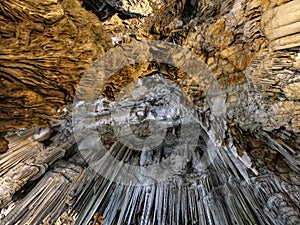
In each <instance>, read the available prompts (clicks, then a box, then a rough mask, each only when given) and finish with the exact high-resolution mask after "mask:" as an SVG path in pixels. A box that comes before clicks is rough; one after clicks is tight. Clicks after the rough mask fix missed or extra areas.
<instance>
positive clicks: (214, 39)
mask: <svg viewBox="0 0 300 225" xmlns="http://www.w3.org/2000/svg"><path fill="white" fill-rule="evenodd" d="M95 2H96V3H97V4H96V3H95ZM124 2H125V3H126V1H124ZM88 4H89V7H87V5H88ZM126 4H127V3H126ZM128 4H129V5H128V6H126V7H127V8H128V9H129V10H124V7H123V8H122V7H120V4H118V1H83V5H84V6H85V7H86V8H87V9H90V10H92V11H88V10H86V9H84V8H83V7H82V4H81V3H80V2H79V1H71V0H63V1H55V0H49V1H36V2H32V1H30V0H26V1H10V0H5V1H2V2H1V3H0V16H1V20H0V23H1V30H0V35H1V38H0V42H1V43H0V44H1V45H0V46H1V47H0V53H1V54H0V76H1V78H0V80H1V89H0V92H1V101H0V104H1V109H0V118H1V124H0V133H1V132H2V133H3V132H7V131H11V130H16V129H19V128H23V127H31V126H33V125H39V126H46V125H47V121H49V120H51V119H54V118H56V117H57V115H58V113H57V112H58V111H61V109H62V108H63V107H64V106H65V105H66V104H68V103H70V102H72V99H73V97H74V91H75V89H76V84H77V83H78V82H79V79H80V76H81V75H82V74H83V73H84V71H85V70H86V69H87V68H88V67H89V66H90V65H91V63H92V62H93V61H94V60H95V59H97V58H98V57H99V56H101V55H103V54H104V53H105V51H107V50H108V49H110V48H112V47H113V46H116V45H120V44H124V43H130V42H135V41H139V40H158V39H165V40H167V41H170V42H173V43H176V44H180V45H183V46H186V47H187V48H188V49H190V50H191V51H193V52H194V53H196V54H198V55H199V57H200V59H202V60H203V61H204V62H206V63H207V65H208V66H209V68H210V69H211V71H212V72H213V74H214V77H215V78H216V79H217V81H218V84H219V86H220V87H221V89H222V91H223V92H224V93H226V102H227V103H226V107H227V112H226V113H227V115H228V118H225V119H229V120H230V121H235V122H237V123H238V124H239V125H240V126H242V127H243V128H244V129H245V130H252V131H254V130H255V129H257V128H258V127H259V128H262V129H265V130H266V131H272V130H276V129H281V128H283V129H286V130H288V131H290V132H292V133H299V127H300V115H299V110H300V108H299V107H300V105H299V93H300V89H299V79H298V76H299V60H300V59H299V53H298V52H297V50H295V49H296V48H297V46H299V45H298V42H297V41H296V40H297V39H293V40H295V41H294V43H293V45H292V46H291V45H290V41H289V40H290V38H293V37H294V36H295V35H296V36H297V35H299V30H298V27H297V26H296V25H297V24H298V20H299V18H298V16H297V15H298V14H296V13H293V12H292V11H291V10H290V8H295V7H298V5H299V1H297V0H296V1H272V2H271V1H267V0H252V1H233V0H226V1H213V0H211V1H176V0H170V1H167V2H166V1H162V0H153V1H140V2H139V1H132V2H131V3H128ZM289 4H290V6H289ZM288 6H289V7H288ZM92 12H94V13H95V14H96V15H97V16H98V18H97V17H96V15H95V14H93V13H92ZM165 12H168V13H167V14H166V13H165ZM281 12H282V13H281ZM285 14H288V15H289V17H291V18H294V19H291V20H289V21H287V22H286V23H287V24H278V22H276V21H280V18H282V17H283V16H284V15H285ZM294 14H295V15H296V16H295V17H294V16H293V15H294ZM141 16H142V17H141ZM101 21H102V22H101ZM285 26H288V27H290V26H292V27H295V29H293V30H292V31H291V29H287V28H286V27H285ZM278 29H279V30H278ZM281 30H283V31H286V30H289V31H288V33H285V32H279V31H281ZM274 34H276V35H275V36H274ZM277 34H280V35H277ZM279 42H280V43H281V44H280V46H281V47H278V43H279ZM285 42H286V43H287V44H286V45H284V43H285ZM282 43H283V44H282ZM276 46H277V47H276ZM282 46H283V47H282ZM2 136H3V135H2ZM2 143H3V145H5V142H4V141H2Z"/></svg>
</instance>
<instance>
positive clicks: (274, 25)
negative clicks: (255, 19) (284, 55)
mask: <svg viewBox="0 0 300 225" xmlns="http://www.w3.org/2000/svg"><path fill="white" fill-rule="evenodd" d="M278 5H280V6H277V7H274V4H273V5H270V9H268V10H267V11H266V12H264V14H263V15H262V18H261V20H262V30H263V31H264V34H265V35H266V36H267V38H268V39H269V40H270V41H271V46H272V48H273V49H274V50H280V49H287V48H292V47H298V46H299V41H300V36H299V35H300V34H299V33H300V1H299V0H294V1H290V2H288V3H286V4H278ZM272 6H273V7H272Z"/></svg>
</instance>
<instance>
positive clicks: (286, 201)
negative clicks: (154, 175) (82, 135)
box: [0, 0, 300, 225]
mask: <svg viewBox="0 0 300 225" xmlns="http://www.w3.org/2000/svg"><path fill="white" fill-rule="evenodd" d="M299 7H300V1H299V0H294V1H290V0H276V1H269V0H250V1H246V0H225V1H215V0H205V1H196V0H191V1H186V0H166V1H163V0H143V1H137V0H113V1H110V0H84V1H83V3H82V4H81V3H80V2H79V1H78V0H73V1H72V0H62V1H56V0H47V1H32V0H25V1H21V0H14V1H12V0H3V1H1V2H0V87H1V88H0V96H1V97H0V106H1V107H0V153H3V152H4V154H1V155H0V162H1V163H0V207H1V208H2V211H1V214H0V216H1V222H0V224H1V225H2V224H16V223H17V222H19V223H21V224H25V223H32V224H75V223H77V224H80V225H81V224H88V223H89V222H90V221H93V222H94V224H95V223H96V222H97V221H98V222H101V223H102V222H103V223H106V224H114V223H119V224H122V223H130V222H132V223H135V224H147V223H148V222H149V221H150V222H152V223H153V224H180V223H182V224H192V223H193V222H194V223H201V224H202V223H203V224H222V225H223V224H276V225H277V224H298V223H299V215H300V212H299V208H300V198H299V196H300V195H299V190H300V189H299V187H300V184H299V170H300V163H299V159H300V155H299V153H300V102H299V101H300V76H299V75H300V52H299V49H300V38H299V34H300V33H299V32H300V30H299V27H300V26H299V21H300V17H299V15H300V13H299ZM156 40H160V41H163V42H164V43H173V44H176V45H179V46H184V48H185V49H186V52H190V53H193V54H195V55H196V56H197V59H198V60H201V61H202V62H204V63H205V65H207V71H209V72H207V71H206V70H205V73H204V72H203V74H204V75H205V76H204V75H203V76H188V73H186V71H184V70H183V68H184V66H182V68H180V66H179V68H177V67H174V66H171V65H169V64H167V63H160V62H155V61H151V60H150V61H149V60H148V61H145V62H142V59H143V57H145V58H146V56H149V55H150V56H151V54H154V55H155V54H156V53H158V54H159V55H164V54H165V53H166V52H167V48H166V46H167V44H165V45H163V44H162V45H161V46H159V47H158V48H153V45H151V44H149V45H148V44H146V43H147V42H145V41H156ZM144 43H145V44H144ZM126 44H133V46H141V45H142V46H143V48H135V47H133V48H132V51H131V52H130V54H128V55H126V54H124V55H121V56H120V54H119V55H118V54H114V55H113V54H112V55H111V57H112V58H111V61H109V62H107V64H106V65H105V66H106V68H108V71H113V70H114V69H115V68H118V66H119V65H123V64H122V63H123V62H125V61H126V60H127V59H130V57H131V56H132V55H136V56H139V57H140V61H139V63H132V64H129V65H127V66H125V67H123V68H121V69H120V70H118V71H116V72H115V73H114V75H113V76H110V77H108V76H107V77H105V76H106V75H107V74H105V76H104V78H105V80H106V81H105V83H104V85H103V86H101V88H102V89H99V90H98V89H97V86H94V85H97V84H98V83H97V82H95V81H94V80H92V79H91V80H89V79H88V76H85V77H87V78H86V80H85V82H86V85H87V87H90V89H91V90H89V91H88V92H87V94H88V93H93V94H97V95H101V96H104V97H106V98H107V101H106V102H104V103H103V104H102V106H101V107H102V109H103V110H104V111H105V110H112V109H111V108H109V107H108V106H109V104H108V103H109V101H111V102H114V101H116V99H118V98H117V96H118V95H120V93H121V95H122V96H126V94H128V93H130V89H127V88H128V84H130V83H132V82H139V81H140V79H141V78H143V77H147V76H150V75H153V74H155V73H161V74H163V76H164V77H165V78H167V79H168V80H171V81H173V82H175V83H176V84H177V85H179V87H180V88H181V89H182V90H183V93H185V94H186V96H188V98H189V99H191V102H192V103H193V105H194V106H195V107H196V109H197V113H198V114H197V115H198V116H199V124H201V127H202V128H203V129H204V133H205V135H204V136H205V137H207V139H208V140H211V141H212V142H213V143H214V144H215V147H214V148H213V149H212V152H215V153H216V155H217V158H216V160H215V161H214V163H213V164H212V166H211V167H209V169H207V170H205V171H201V172H199V171H197V172H195V171H196V170H197V168H198V167H197V163H196V161H197V160H196V158H197V157H196V156H195V155H193V154H196V153H195V152H193V153H192V157H194V158H193V160H191V162H189V163H188V164H187V167H186V168H184V169H183V170H181V171H180V175H178V176H175V177H174V179H173V180H172V179H170V180H168V181H166V182H162V183H159V184H157V185H149V186H144V187H135V186H133V187H130V186H129V187H128V188H125V187H124V186H122V185H119V184H115V183H113V182H108V181H107V180H105V179H103V178H102V177H99V174H97V173H95V171H94V170H92V169H91V168H90V167H89V166H88V165H87V163H86V162H85V161H84V159H83V158H82V154H80V151H79V150H78V148H77V144H78V145H80V143H81V142H80V141H78V142H77V143H76V142H75V139H74V138H73V128H74V127H73V126H74V124H72V121H71V112H70V111H69V110H70V107H71V106H70V105H71V104H72V102H73V100H74V97H75V95H76V94H77V97H78V96H80V95H81V96H84V98H83V99H84V100H86V99H88V96H85V94H86V92H80V89H79V90H77V93H75V91H76V88H77V85H78V83H79V81H80V79H81V78H82V77H83V75H84V73H85V72H86V71H89V72H90V71H92V72H94V73H95V74H97V73H98V72H99V71H100V70H101V67H100V66H99V67H97V66H95V65H97V62H98V63H99V61H95V60H96V59H97V58H99V57H100V56H103V55H104V54H105V53H106V52H108V53H107V54H110V53H109V50H110V49H117V50H116V51H119V52H121V53H122V50H124V49H126V47H125V45H126ZM129 46H132V45H129ZM118 47H119V48H118ZM118 49H119V50H118ZM140 49H143V51H142V54H140V52H139V50H140ZM117 53H118V52H117ZM190 53H188V54H181V55H180V54H179V55H177V54H174V55H173V54H171V57H170V59H168V60H169V61H172V60H178V61H179V62H181V64H180V65H185V64H187V65H188V66H189V64H188V63H189V62H190V61H192V60H191V58H189V56H190V55H191V54H190ZM187 57H188V58H187ZM137 58H138V57H137ZM120 59H121V60H120ZM137 61H138V60H137ZM93 62H94V64H93V66H92V67H91V65H92V63H93ZM88 68H89V69H88ZM185 68H186V67H185ZM192 68H193V67H191V69H192ZM203 71H204V69H203ZM206 72H207V73H206ZM92 87H95V88H92ZM149 102H151V101H150V100H149V101H148V102H146V103H145V104H144V105H143V104H142V106H139V107H137V106H136V107H137V109H135V111H133V112H134V113H136V115H137V117H138V116H140V117H143V116H145V115H144V114H145V112H146V111H147V110H146V109H149V107H148V108H147V107H146V106H145V105H147V104H150V103H149ZM79 103H80V102H79ZM80 104H81V103H80ZM84 104H86V105H87V106H89V107H90V108H93V107H95V105H93V104H92V103H91V102H89V101H86V102H85V103H84ZM153 104H154V103H153ZM143 107H145V108H146V109H145V110H144V111H143V110H142V109H144V108H143ZM115 108H117V107H115ZM115 108H114V107H113V109H115ZM139 110H140V111H139ZM98 113H99V112H98ZM102 113H103V112H102ZM105 113H107V112H106V111H105V112H104V113H103V114H101V115H100V114H97V115H96V119H99V118H106V117H105V116H107V115H106V114H105ZM84 116H86V115H84ZM88 116H90V115H88ZM92 116H94V114H92ZM152 116H153V117H155V116H157V114H155V113H153V115H152ZM98 117H99V118H98ZM144 119H145V118H144ZM99 120H100V119H99ZM96 121H97V122H98V120H96ZM73 122H74V121H73ZM96 124H97V123H96ZM92 125H93V126H94V124H93V123H92ZM34 126H38V127H44V128H45V127H47V128H45V130H43V131H42V132H41V130H40V129H39V128H31V127H34ZM136 126H137V125H136V124H131V128H132V129H133V127H135V128H136ZM20 128H26V129H25V132H24V131H23V129H21V130H19V129H20ZM30 128H31V129H30ZM50 128H51V129H50ZM99 129H100V128H99ZM172 129H174V131H172V132H173V133H172V132H170V131H169V136H168V137H169V139H171V140H173V139H176V135H178V133H176V129H177V128H176V129H175V128H172ZM16 131H17V132H16ZM100 131H101V132H100V133H101V134H103V133H105V135H106V136H105V137H104V138H103V140H102V141H104V142H105V141H106V142H107V146H108V147H107V151H112V153H114V154H115V155H116V156H118V157H119V159H120V160H127V159H128V158H126V157H129V158H130V159H131V160H132V161H131V163H133V164H134V163H141V164H143V165H144V164H145V163H146V162H148V163H149V162H150V163H153V162H155V160H158V161H159V160H161V158H159V157H156V156H155V154H154V153H155V152H156V151H158V152H159V154H162V153H160V152H161V149H160V150H157V149H156V150H153V151H154V153H153V155H151V154H149V155H147V154H146V155H144V154H137V153H135V152H134V151H132V150H131V151H129V150H128V149H127V147H126V146H125V147H124V145H122V144H119V142H118V141H116V140H115V138H116V137H115V136H114V134H113V133H112V131H111V129H109V127H101V129H100ZM7 132H9V133H7ZM11 132H13V133H11ZM15 132H16V133H15ZM146 133H147V132H146ZM170 137H172V138H170ZM169 139H168V140H169ZM168 140H167V138H166V140H165V142H164V144H166V143H167V144H166V146H167V147H168V148H169V147H170V146H171V147H172V145H170V146H168V144H170V143H173V144H174V143H176V142H175V141H173V142H172V141H171V142H168ZM166 146H164V147H166ZM199 146H200V147H203V145H202V144H201V145H199ZM199 146H198V147H199ZM200 147H199V148H200ZM200 149H201V148H200ZM202 150H203V149H202ZM168 151H169V149H167V150H165V152H168ZM199 151H200V150H199ZM5 152H6V153H5ZM200 152H201V151H200ZM156 153H157V152H156ZM165 154H167V153H165ZM197 154H199V153H197ZM97 157H98V156H96V158H97ZM108 172H109V170H108ZM202 172H203V173H202ZM199 199H200V200H199ZM160 202H163V203H164V205H165V208H164V207H162V205H161V204H159V203H160ZM29 206H30V208H28V207H29ZM49 212H51V213H49ZM203 215H205V216H203ZM228 215H230V216H228ZM103 218H104V220H103ZM76 221H77V222H76Z"/></svg>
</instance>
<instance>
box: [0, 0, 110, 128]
mask: <svg viewBox="0 0 300 225" xmlns="http://www.w3.org/2000/svg"><path fill="white" fill-rule="evenodd" d="M0 23H1V25H0V27H1V29H0V37H1V38H0V55H1V56H0V85H1V88H0V96H1V103H0V106H1V107H0V108H1V109H0V118H1V119H0V120H1V124H0V132H4V131H9V130H13V129H18V128H23V127H30V126H32V125H33V124H35V125H46V122H47V120H49V119H51V118H53V117H55V115H56V114H57V110H58V109H59V108H60V107H62V106H63V105H64V104H66V103H67V102H70V101H71V100H72V98H73V97H74V89H75V88H76V84H77V83H78V81H79V78H80V75H82V74H83V72H84V71H85V70H86V69H87V68H88V67H89V65H90V64H91V63H92V62H93V60H95V59H96V58H98V57H99V56H100V55H101V54H103V53H104V51H105V50H107V49H108V48H109V47H110V43H111V42H110V39H109V37H108V36H107V35H106V34H105V32H103V26H102V25H101V23H100V22H99V21H98V19H97V17H96V16H94V15H93V14H92V13H89V12H87V11H86V10H84V9H83V8H81V6H80V3H79V1H69V0H64V1H55V0H49V1H9V0H8V1H1V3H0Z"/></svg>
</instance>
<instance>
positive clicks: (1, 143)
mask: <svg viewBox="0 0 300 225" xmlns="http://www.w3.org/2000/svg"><path fill="white" fill-rule="evenodd" d="M7 150H8V141H7V140H6V139H5V138H4V134H0V153H4V152H6V151H7Z"/></svg>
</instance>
